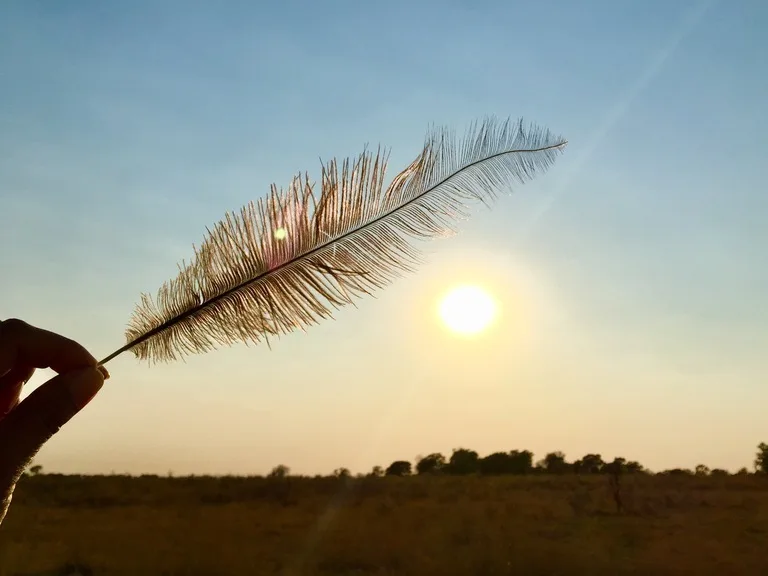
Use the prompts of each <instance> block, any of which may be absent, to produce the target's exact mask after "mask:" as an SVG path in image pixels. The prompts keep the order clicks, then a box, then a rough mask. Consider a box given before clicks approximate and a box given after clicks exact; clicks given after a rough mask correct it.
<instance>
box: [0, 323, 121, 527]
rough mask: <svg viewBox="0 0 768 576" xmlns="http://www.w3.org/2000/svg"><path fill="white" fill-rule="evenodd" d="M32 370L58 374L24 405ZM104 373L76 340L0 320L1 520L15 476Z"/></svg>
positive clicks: (86, 398) (86, 399) (101, 380)
mask: <svg viewBox="0 0 768 576" xmlns="http://www.w3.org/2000/svg"><path fill="white" fill-rule="evenodd" d="M36 368H52V369H53V370H55V371H56V372H57V373H58V376H55V377H54V378H52V379H50V380H49V381H48V382H46V383H45V384H43V385H42V386H40V387H38V388H37V389H36V390H35V391H34V392H32V393H31V394H30V395H29V396H28V397H27V398H25V399H24V401H23V402H19V394H20V393H21V389H22V387H23V386H24V384H26V383H27V382H28V381H29V379H30V378H31V377H32V375H33V374H34V372H35V369H36ZM105 378H109V373H108V372H107V371H106V369H104V368H103V367H101V366H98V362H97V361H96V359H95V358H94V357H93V356H91V354H89V353H88V351H87V350H86V349H85V348H83V347H82V346H80V344H78V343H77V342H74V341H73V340H70V339H68V338H64V337H63V336H59V335H58V334H54V333H53V332H48V331H47V330H41V329H40V328H35V327H34V326H30V325H29V324H27V323H26V322H22V321H21V320H16V319H12V320H5V321H4V322H0V522H2V521H3V518H5V514H6V512H7V511H8V505H9V504H10V503H11V497H12V495H13V490H14V487H15V486H16V482H17V481H18V480H19V477H20V476H21V475H22V474H23V472H24V470H25V469H26V467H27V466H28V465H29V463H30V462H31V461H32V458H33V457H34V456H35V454H37V451H38V450H40V448H41V447H42V446H43V444H45V443H46V442H47V441H48V440H49V439H50V438H51V436H53V435H54V434H55V433H56V432H58V431H59V428H61V427H62V426H63V425H64V424H66V423H67V422H68V421H69V420H70V419H71V418H72V417H73V416H74V415H75V414H77V413H78V412H79V411H80V410H82V409H83V408H84V407H85V405H86V404H88V402H90V401H91V399H92V398H93V397H94V396H95V395H96V393H97V392H98V391H99V390H100V389H101V386H102V385H103V384H104V380H105Z"/></svg>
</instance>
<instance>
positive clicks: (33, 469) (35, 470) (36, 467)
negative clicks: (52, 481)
mask: <svg viewBox="0 0 768 576" xmlns="http://www.w3.org/2000/svg"><path fill="white" fill-rule="evenodd" d="M42 473H43V467H42V466H40V464H33V465H32V466H30V467H29V472H28V474H29V475H30V476H37V475H38V474H42Z"/></svg>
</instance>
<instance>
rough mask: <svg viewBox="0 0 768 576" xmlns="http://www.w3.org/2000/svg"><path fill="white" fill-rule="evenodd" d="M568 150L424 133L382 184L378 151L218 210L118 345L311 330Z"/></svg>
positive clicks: (545, 137) (195, 342) (515, 133)
mask: <svg viewBox="0 0 768 576" xmlns="http://www.w3.org/2000/svg"><path fill="white" fill-rule="evenodd" d="M566 144H567V142H566V141H565V140H563V139H562V138H559V137H554V136H553V135H552V134H551V133H550V132H549V131H547V130H543V129H541V128H538V127H535V126H530V127H528V128H526V127H525V126H524V125H523V122H522V120H520V121H516V122H512V121H510V120H507V121H505V122H497V121H495V120H494V119H485V120H484V121H482V122H476V123H474V124H473V125H472V126H471V127H470V128H469V130H468V131H467V133H466V134H465V136H464V137H463V138H462V139H458V140H457V139H456V137H455V136H454V135H453V133H451V132H449V131H448V130H446V129H432V130H430V132H429V133H428V134H427V137H426V140H425V144H424V147H423V149H422V151H421V153H420V154H419V155H418V156H417V158H416V159H415V160H414V161H413V162H412V163H411V164H410V165H409V166H408V167H406V168H405V169H404V170H403V171H402V172H400V173H399V174H397V175H396V176H395V177H394V178H393V179H392V182H391V183H390V184H389V186H387V187H386V188H385V187H384V178H385V172H386V168H387V159H388V158H387V155H386V154H383V153H382V152H381V150H380V149H379V151H377V153H376V154H372V153H369V152H367V151H364V152H363V153H362V154H361V155H360V156H359V157H358V158H357V159H355V160H351V159H346V160H344V161H343V162H342V163H341V166H339V164H338V163H337V162H336V161H335V160H332V161H331V162H330V163H329V164H328V165H327V166H326V165H323V166H322V172H321V178H320V183H319V187H320V191H319V194H318V195H316V194H315V191H314V187H315V185H314V184H313V183H312V182H310V180H309V177H308V176H307V175H306V174H305V175H303V176H302V175H298V176H296V177H294V179H293V181H292V182H291V184H290V186H289V187H288V189H287V190H278V189H277V188H276V186H275V185H272V188H271V191H270V194H269V195H268V196H267V197H266V198H264V199H260V200H259V201H258V202H256V203H253V202H251V203H249V204H248V205H247V206H245V207H244V208H242V210H241V211H240V213H239V214H232V213H227V214H226V215H225V217H224V219H222V220H221V221H220V222H219V223H217V224H216V225H215V226H214V227H213V229H212V230H211V229H208V230H207V236H206V238H205V239H204V241H203V242H202V244H201V245H200V247H199V248H197V247H194V256H193V258H192V260H191V262H190V263H189V264H186V263H184V262H182V264H181V265H180V266H179V274H178V276H177V277H176V278H174V279H172V280H171V281H169V282H166V283H165V284H163V286H162V287H161V288H160V290H159V291H158V293H157V296H156V298H155V299H154V300H153V299H152V298H151V297H150V296H149V295H147V294H142V295H141V302H140V303H139V304H138V305H137V307H136V309H135V311H134V314H133V316H132V318H131V321H130V323H129V326H128V328H127V330H126V344H125V345H124V346H123V347H121V348H119V349H118V350H116V351H115V352H113V353H112V354H110V355H109V356H107V357H106V358H104V359H103V360H102V361H101V362H100V364H101V365H103V364H105V363H107V362H108V361H110V360H112V359H113V358H115V357H116V356H118V355H120V354H122V353H123V352H125V351H128V350H131V351H133V353H134V354H135V355H136V356H137V357H138V358H139V359H146V360H149V361H150V362H152V361H154V362H160V361H171V360H175V359H177V358H180V357H183V356H185V355H187V354H193V353H202V352H206V351H209V350H212V349H214V348H216V347H218V346H220V345H226V344H234V343H236V342H248V341H252V342H256V343H258V342H260V341H262V340H266V341H267V343H269V337H270V336H277V335H280V334H285V333H288V332H290V331H293V330H295V329H297V328H301V329H304V328H305V327H307V326H309V325H311V324H315V323H317V322H318V321H319V320H320V319H322V318H327V317H330V316H331V313H332V310H333V309H337V308H339V307H341V306H343V305H345V304H353V303H354V298H355V297H356V296H359V295H361V294H370V293H371V291H372V290H373V289H376V288H381V287H383V286H385V285H387V284H389V283H390V282H391V281H392V280H393V279H394V278H396V277H398V276H400V275H401V274H402V273H403V272H408V271H412V270H413V269H414V267H415V265H416V264H418V263H419V262H420V261H421V259H420V257H419V252H418V251H417V250H416V248H414V247H413V246H412V245H411V244H410V243H409V242H408V239H409V238H415V239H418V238H430V237H437V236H443V235H447V234H450V233H453V232H454V230H453V227H452V224H453V223H455V222H456V221H457V220H460V219H463V218H464V217H466V216H467V215H468V214H467V208H468V206H467V204H468V203H469V202H473V201H480V202H482V203H485V204H487V203H488V201H489V200H492V199H494V198H495V196H496V194H497V191H498V189H499V188H501V187H503V186H505V185H507V184H509V180H516V181H517V182H519V183H523V182H525V181H527V180H530V179H531V178H533V177H534V176H535V174H536V173H538V172H540V171H543V170H546V169H547V168H548V167H549V166H551V165H552V163H553V162H554V160H555V157H556V155H557V154H558V153H560V152H562V150H563V149H564V148H565V146H566Z"/></svg>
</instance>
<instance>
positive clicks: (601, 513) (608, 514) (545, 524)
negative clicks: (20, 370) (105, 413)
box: [0, 475, 768, 576]
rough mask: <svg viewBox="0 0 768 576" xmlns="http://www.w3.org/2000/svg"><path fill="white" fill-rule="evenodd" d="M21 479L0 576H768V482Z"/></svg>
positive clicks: (0, 548) (5, 530)
mask: <svg viewBox="0 0 768 576" xmlns="http://www.w3.org/2000/svg"><path fill="white" fill-rule="evenodd" d="M622 496H623V500H624V504H625V510H624V511H623V512H622V513H618V512H617V511H616V507H615V504H614V500H613V497H612V493H611V491H610V488H609V485H608V478H607V477H605V476H595V477H579V476H576V475H568V476H530V477H410V478H397V477H385V478H361V479H339V478H332V477H331V478H292V477H289V478H235V477H224V478H210V477H192V478H163V477H138V478H131V477H124V476H103V477H78V476H56V475H41V476H35V477H30V478H24V479H23V480H22V482H21V483H20V485H19V487H18V489H17V493H16V496H15V499H14V504H13V506H12V508H11V511H10V513H9V515H8V518H7V519H6V522H5V523H4V524H3V526H2V528H0V575H2V576H11V575H19V576H21V575H25V576H31V575H36V576H37V575H43V574H46V575H64V574H76V573H78V572H76V571H75V570H74V569H75V568H76V567H79V569H80V572H79V573H81V574H93V575H130V576H151V575H155V574H164V575H169V576H171V575H174V576H182V575H183V576H202V575H207V576H216V575H245V574H247V575H258V574H285V575H289V574H290V575H294V574H312V575H323V576H332V575H352V574H357V575H373V574H376V575H385V574H386V575H413V576H426V575H432V574H434V575H441V576H443V575H444V576H451V575H462V576H466V575H471V576H484V575H495V574H499V575H501V574H505V575H506V574H510V575H511V574H520V575H531V576H537V575H545V574H547V575H556V574H557V575H559V574H563V575H566V574H585V575H586V574H612V575H624V574H647V575H666V574H674V575H683V574H686V575H687V574H696V575H702V574H722V575H726V574H727V575H729V576H732V575H740V574H749V575H753V576H757V575H764V574H768V477H761V476H755V475H749V476H728V477H664V476H645V475H636V476H635V475H631V476H625V477H624V478H623V489H622Z"/></svg>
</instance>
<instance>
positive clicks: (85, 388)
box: [68, 368, 104, 410]
mask: <svg viewBox="0 0 768 576" xmlns="http://www.w3.org/2000/svg"><path fill="white" fill-rule="evenodd" d="M103 385H104V375H103V373H102V372H101V371H100V370H94V369H93V368H83V369H82V370H78V371H76V372H73V373H71V374H70V375H69V382H68V389H69V395H70V396H71V397H72V402H73V403H74V405H75V406H76V407H77V409H78V410H82V409H83V408H85V407H86V406H87V405H88V403H89V402H90V401H91V400H92V399H93V397H94V396H96V394H97V393H98V391H99V390H101V387H102V386H103Z"/></svg>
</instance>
